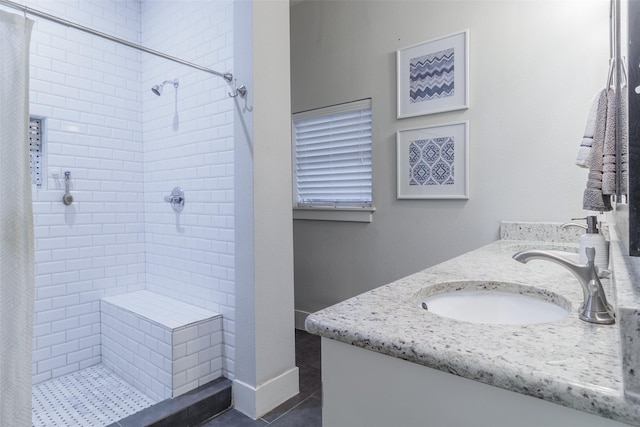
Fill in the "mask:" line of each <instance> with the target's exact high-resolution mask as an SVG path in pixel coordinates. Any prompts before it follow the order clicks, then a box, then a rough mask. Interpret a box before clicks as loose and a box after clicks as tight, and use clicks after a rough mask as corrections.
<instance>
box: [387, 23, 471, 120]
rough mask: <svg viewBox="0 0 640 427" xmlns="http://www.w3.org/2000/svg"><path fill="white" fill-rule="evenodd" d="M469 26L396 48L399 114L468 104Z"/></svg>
mask: <svg viewBox="0 0 640 427" xmlns="http://www.w3.org/2000/svg"><path fill="white" fill-rule="evenodd" d="M468 46H469V30H466V31H463V32H460V33H456V34H452V35H450V36H446V37H441V38H438V39H434V40H429V41H427V42H423V43H420V44H416V45H413V46H409V47H407V48H404V49H401V50H398V51H397V54H396V61H397V72H398V75H397V79H398V94H397V96H398V118H399V119H401V118H405V117H413V116H421V115H425V114H434V113H440V112H443V111H453V110H461V109H465V108H469V87H468V82H469V75H468V74H469V72H468V71H469V66H468V65H469V64H468V63H469V50H468Z"/></svg>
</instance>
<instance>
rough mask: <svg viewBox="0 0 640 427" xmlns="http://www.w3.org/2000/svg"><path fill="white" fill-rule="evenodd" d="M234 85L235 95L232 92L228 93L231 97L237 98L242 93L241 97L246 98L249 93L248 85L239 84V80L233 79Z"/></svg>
mask: <svg viewBox="0 0 640 427" xmlns="http://www.w3.org/2000/svg"><path fill="white" fill-rule="evenodd" d="M233 86H234V90H233V95H232V94H231V92H229V93H228V94H229V97H230V98H236V97H237V96H238V95H240V97H241V98H244V97H245V96H246V95H247V87H246V86H245V85H242V84H241V85H240V86H238V80H236V79H233Z"/></svg>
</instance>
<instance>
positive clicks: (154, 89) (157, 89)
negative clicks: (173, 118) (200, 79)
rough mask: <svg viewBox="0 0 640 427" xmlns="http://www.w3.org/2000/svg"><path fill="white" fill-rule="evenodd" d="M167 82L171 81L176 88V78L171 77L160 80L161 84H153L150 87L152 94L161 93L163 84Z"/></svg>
mask: <svg viewBox="0 0 640 427" xmlns="http://www.w3.org/2000/svg"><path fill="white" fill-rule="evenodd" d="M167 83H172V84H173V87H175V88H176V89H177V88H178V79H173V80H165V81H163V82H162V84H160V85H155V86H153V87H152V88H151V92H153V93H154V94H156V95H158V96H160V95H162V88H163V87H164V85H166V84H167Z"/></svg>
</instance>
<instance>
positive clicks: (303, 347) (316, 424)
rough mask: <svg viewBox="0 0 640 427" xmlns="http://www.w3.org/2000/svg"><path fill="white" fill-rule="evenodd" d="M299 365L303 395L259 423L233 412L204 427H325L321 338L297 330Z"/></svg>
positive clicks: (297, 364)
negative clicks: (321, 372)
mask: <svg viewBox="0 0 640 427" xmlns="http://www.w3.org/2000/svg"><path fill="white" fill-rule="evenodd" d="M296 366H297V367H298V369H299V375H300V394H298V395H297V396H294V397H292V398H291V399H289V400H287V401H286V402H284V403H283V404H282V405H280V406H278V407H277V408H275V409H274V410H273V411H271V412H269V413H268V414H266V415H265V416H263V417H262V418H260V419H257V420H253V419H251V418H249V417H247V416H245V415H244V414H242V413H240V412H238V411H236V410H235V409H231V410H230V411H227V412H225V413H224V414H222V415H219V416H217V417H215V418H213V419H211V420H209V421H207V422H205V423H204V424H202V425H201V426H200V427H255V426H273V427H301V426H304V427H321V426H322V383H321V377H320V337H319V336H316V335H311V334H309V333H307V332H305V331H301V330H297V329H296Z"/></svg>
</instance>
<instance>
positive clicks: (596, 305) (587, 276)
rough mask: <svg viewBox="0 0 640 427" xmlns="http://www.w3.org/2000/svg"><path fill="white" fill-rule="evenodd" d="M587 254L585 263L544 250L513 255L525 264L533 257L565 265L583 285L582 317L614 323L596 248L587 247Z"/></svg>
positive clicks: (594, 321) (587, 319) (605, 323)
mask: <svg viewBox="0 0 640 427" xmlns="http://www.w3.org/2000/svg"><path fill="white" fill-rule="evenodd" d="M586 254H587V264H585V265H580V264H574V263H573V262H571V261H569V260H567V259H565V258H563V257H561V256H558V255H555V254H553V253H551V252H548V251H543V250H531V251H521V252H518V253H516V254H515V255H513V259H515V260H516V261H519V262H521V263H523V264H525V263H527V262H529V261H531V260H533V259H542V260H547V261H551V262H554V263H556V264H559V265H561V266H563V267H565V268H566V269H567V270H569V271H570V272H572V273H573V275H574V276H576V278H577V279H578V281H579V282H580V286H582V294H583V297H584V301H583V303H582V305H580V309H579V316H580V319H581V320H584V321H585V322H591V323H598V324H601V325H612V324H613V323H615V321H616V319H615V313H614V311H613V308H612V307H611V305H609V303H608V302H607V297H606V295H605V293H604V289H602V283H601V282H600V279H599V278H598V267H596V265H595V263H594V261H593V260H594V259H595V256H596V250H595V249H594V248H586Z"/></svg>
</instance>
